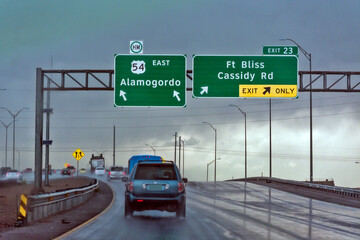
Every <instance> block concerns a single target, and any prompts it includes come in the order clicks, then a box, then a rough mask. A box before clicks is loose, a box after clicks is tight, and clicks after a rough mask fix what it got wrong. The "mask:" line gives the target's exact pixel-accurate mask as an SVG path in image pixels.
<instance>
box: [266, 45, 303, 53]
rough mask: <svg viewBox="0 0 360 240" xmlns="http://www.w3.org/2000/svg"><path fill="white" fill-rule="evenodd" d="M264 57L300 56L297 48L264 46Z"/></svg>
mask: <svg viewBox="0 0 360 240" xmlns="http://www.w3.org/2000/svg"><path fill="white" fill-rule="evenodd" d="M263 54H264V55H298V54H299V48H298V47H297V46H263Z"/></svg>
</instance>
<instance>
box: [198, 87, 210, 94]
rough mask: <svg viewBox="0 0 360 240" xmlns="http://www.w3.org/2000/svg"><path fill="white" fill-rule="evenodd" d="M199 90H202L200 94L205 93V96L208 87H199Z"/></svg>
mask: <svg viewBox="0 0 360 240" xmlns="http://www.w3.org/2000/svg"><path fill="white" fill-rule="evenodd" d="M201 89H202V90H201V92H200V94H201V95H203V94H204V93H206V94H207V93H208V90H209V87H208V86H206V87H201Z"/></svg>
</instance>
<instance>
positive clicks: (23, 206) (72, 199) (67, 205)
mask: <svg viewBox="0 0 360 240" xmlns="http://www.w3.org/2000/svg"><path fill="white" fill-rule="evenodd" d="M98 187H99V182H98V180H97V179H93V180H92V182H91V184H89V185H88V186H85V187H80V188H74V189H69V190H64V191H59V192H54V193H46V194H39V195H29V196H26V195H24V194H22V195H21V196H20V200H19V214H18V225H22V224H24V223H29V222H33V221H36V220H39V219H43V218H46V217H48V216H49V215H52V214H55V213H59V212H62V211H66V210H69V209H72V208H74V207H76V206H78V205H80V204H82V203H84V202H86V201H87V200H89V199H90V198H91V197H92V196H93V194H94V192H95V190H96V189H98Z"/></svg>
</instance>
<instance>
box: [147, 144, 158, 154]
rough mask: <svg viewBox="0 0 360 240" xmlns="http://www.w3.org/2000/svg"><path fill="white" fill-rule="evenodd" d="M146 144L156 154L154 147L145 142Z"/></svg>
mask: <svg viewBox="0 0 360 240" xmlns="http://www.w3.org/2000/svg"><path fill="white" fill-rule="evenodd" d="M146 146H148V147H151V149H152V150H153V151H154V155H156V154H155V148H153V146H151V145H149V144H146Z"/></svg>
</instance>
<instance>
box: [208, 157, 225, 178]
mask: <svg viewBox="0 0 360 240" xmlns="http://www.w3.org/2000/svg"><path fill="white" fill-rule="evenodd" d="M220 159H221V158H218V159H217V160H220ZM214 162H216V160H212V161H211V162H209V163H207V164H206V181H207V182H208V181H209V166H210V165H211V164H212V163H214Z"/></svg>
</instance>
